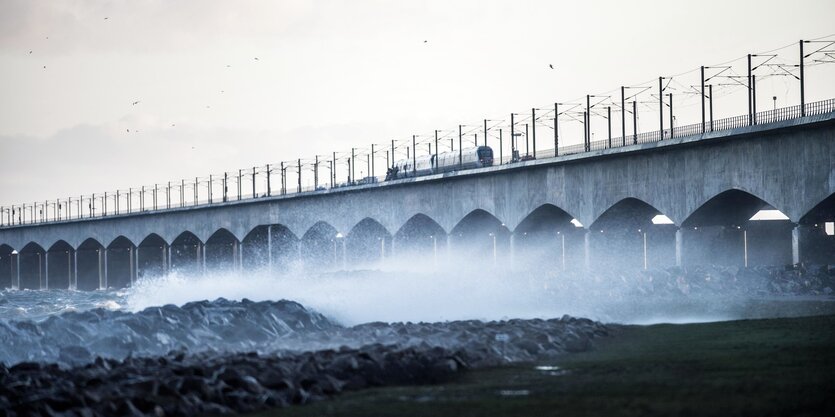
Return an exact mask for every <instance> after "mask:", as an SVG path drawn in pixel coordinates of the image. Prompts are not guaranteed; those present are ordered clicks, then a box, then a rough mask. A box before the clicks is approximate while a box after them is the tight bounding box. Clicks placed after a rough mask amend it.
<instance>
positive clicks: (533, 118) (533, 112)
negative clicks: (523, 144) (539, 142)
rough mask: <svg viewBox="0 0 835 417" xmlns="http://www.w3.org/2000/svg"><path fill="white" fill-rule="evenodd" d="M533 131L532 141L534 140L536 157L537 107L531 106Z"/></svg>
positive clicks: (534, 157)
mask: <svg viewBox="0 0 835 417" xmlns="http://www.w3.org/2000/svg"><path fill="white" fill-rule="evenodd" d="M531 129H533V130H532V131H531V133H532V137H531V141H532V142H533V159H536V109H535V108H531Z"/></svg>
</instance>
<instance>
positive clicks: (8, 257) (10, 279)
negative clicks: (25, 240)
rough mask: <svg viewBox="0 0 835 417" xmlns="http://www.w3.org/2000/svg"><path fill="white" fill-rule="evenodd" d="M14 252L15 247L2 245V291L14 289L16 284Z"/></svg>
mask: <svg viewBox="0 0 835 417" xmlns="http://www.w3.org/2000/svg"><path fill="white" fill-rule="evenodd" d="M13 251H14V248H13V247H11V246H9V245H7V244H5V243H3V244H0V289H4V288H12V284H14V277H15V273H14V271H15V270H14V268H15V266H16V265H15V264H16V262H15V261H14V260H13V258H14V255H12V252H13Z"/></svg>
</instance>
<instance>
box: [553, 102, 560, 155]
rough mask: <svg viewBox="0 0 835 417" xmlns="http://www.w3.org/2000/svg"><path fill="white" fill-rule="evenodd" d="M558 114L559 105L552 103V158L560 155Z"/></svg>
mask: <svg viewBox="0 0 835 417" xmlns="http://www.w3.org/2000/svg"><path fill="white" fill-rule="evenodd" d="M559 127H560V112H559V103H554V156H559V154H560V134H559V131H560V129H559Z"/></svg>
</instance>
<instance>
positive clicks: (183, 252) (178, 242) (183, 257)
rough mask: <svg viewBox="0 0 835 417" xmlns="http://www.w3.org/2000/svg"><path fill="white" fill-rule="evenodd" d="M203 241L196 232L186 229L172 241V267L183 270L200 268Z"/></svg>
mask: <svg viewBox="0 0 835 417" xmlns="http://www.w3.org/2000/svg"><path fill="white" fill-rule="evenodd" d="M201 256H203V242H202V241H201V240H200V238H198V237H197V235H196V234H194V233H192V232H190V231H188V230H186V231H184V232H182V233H180V234H179V235H177V237H176V238H174V240H173V241H171V261H170V264H171V269H172V270H176V271H182V272H197V271H198V270H200V258H201Z"/></svg>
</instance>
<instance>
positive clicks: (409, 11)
mask: <svg viewBox="0 0 835 417" xmlns="http://www.w3.org/2000/svg"><path fill="white" fill-rule="evenodd" d="M833 16H835V2H833V1H832V0H804V1H795V2H791V3H787V2H783V1H779V2H778V1H763V0H760V1H730V2H729V1H727V0H722V1H714V0H708V1H699V2H683V1H669V0H666V1H630V2H626V1H622V0H612V1H587V2H558V1H518V0H517V1H485V0H473V1H450V0H446V1H365V0H352V1H326V0H317V1H312V0H311V1H234V2H233V1H208V0H199V1H197V0H195V1H167V0H166V1H163V0H153V1H137V0H130V1H127V0H125V1H82V0H76V1H52V2H47V1H29V0H2V1H1V2H0V205H8V204H19V203H28V202H32V201H34V200H38V201H43V200H44V199H54V198H57V197H61V198H66V197H68V196H77V195H79V194H82V193H84V194H89V193H92V192H102V191H111V190H115V189H117V188H119V189H125V188H127V187H131V186H138V185H146V184H153V183H156V182H165V181H168V180H176V179H179V178H183V177H184V178H194V177H195V176H203V175H206V174H209V173H219V172H222V171H223V170H233V169H237V168H240V167H251V166H253V165H262V164H264V163H274V162H278V161H282V160H295V159H296V158H297V157H312V156H313V155H314V154H328V155H329V154H330V153H331V152H332V151H341V150H350V148H351V147H352V146H353V147H365V146H368V145H369V144H370V143H372V142H373V143H378V144H385V143H388V142H389V141H390V140H392V139H403V140H405V139H407V138H411V135H412V134H420V135H426V134H431V133H432V132H433V130H434V129H445V130H453V129H457V125H458V124H459V123H463V124H471V125H476V124H480V121H481V120H482V119H484V118H490V119H497V120H498V119H504V118H508V117H509V116H508V114H509V113H510V112H520V113H527V112H530V108H531V107H534V106H537V107H545V108H548V107H549V106H553V103H554V102H555V101H569V100H574V99H578V98H580V97H582V96H584V95H585V94H595V93H598V94H602V93H605V92H607V91H610V90H614V89H616V88H618V87H619V86H620V85H637V84H640V83H642V82H646V81H651V80H653V79H657V77H658V76H661V75H664V76H671V75H676V74H681V73H685V72H687V71H690V70H693V69H696V68H698V66H699V65H710V64H718V63H722V62H725V61H729V60H732V59H736V58H740V57H743V56H744V55H745V54H747V53H753V52H763V51H768V50H771V49H775V48H779V47H783V46H786V45H789V44H792V43H796V42H797V40H799V39H801V38H803V39H811V38H818V37H822V36H826V35H832V34H833V33H835V24H833ZM830 39H832V37H831V36H830ZM780 54H781V56H780V58H779V59H780V60H781V61H780V62H785V63H796V59H797V46H796V45H792V46H790V47H789V48H786V49H783V50H781V51H780ZM792 60H794V61H792ZM775 62H777V61H775ZM736 63H737V64H742V63H743V61H737V62H736ZM549 65H553V66H554V69H551V68H550V67H549ZM831 67H835V64H830V65H822V66H819V67H815V68H812V69H810V72H809V81H808V83H807V100H808V101H813V100H819V99H824V98H832V97H835V75H833V74H835V72H833V71H832V68H831ZM740 68H742V67H740ZM827 68H829V69H827ZM743 71H744V70H743ZM763 71H764V72H763V73H762V74H764V75H765V74H767V73H769V72H770V70H768V71H766V70H763ZM827 71H828V72H827ZM737 72H739V71H737ZM674 80H675V83H674V85H675V86H678V87H679V90H676V91H679V92H680V91H683V90H686V88H687V87H689V86H690V85H694V84H697V83H698V73H697V72H691V73H687V74H684V75H681V76H679V77H676V78H674ZM656 82H657V81H656ZM796 84H797V83H796V81H794V80H793V79H791V78H790V77H774V78H773V79H769V80H766V81H764V82H763V84H762V87H761V90H760V91H761V92H760V93H759V94H760V97H761V102H763V104H762V105H761V108H762V107H766V106H767V108H770V107H771V106H772V105H774V103H773V102H772V100H771V98H772V97H778V99H777V103H776V104H777V105H778V106H783V105H791V104H796V102H797V88H796ZM649 85H652V84H649ZM671 91H672V90H671ZM733 93H734V91H733V89H730V88H729V89H728V94H727V98H719V97H718V98H717V99H718V100H720V101H719V102H718V103H717V117H720V116H729V115H733V114H741V113H744V112H745V111H746V104H745V103H746V102H745V101H744V100H745V98H744V95H742V96H740V95H739V94H738V93H737V94H736V95H734V94H733ZM717 96H718V95H717ZM682 97H683V98H682V100H684V102H683V104H684V105H683V106H682V115H681V116H678V117H681V118H682V119H686V117H685V116H687V115H693V114H695V113H693V110H694V109H695V107H694V106H693V104H694V102H693V100H694V99H695V100H698V96H689V97H687V96H684V95H683V96H682ZM739 97H741V98H739ZM721 100H724V101H721ZM688 109H689V110H688ZM648 111H651V110H648ZM646 117H647V120H646V121H645V122H644V124H642V130H652V128H654V127H655V125H654V124H652V123H654V120H656V119H654V118H652V116H651V114H647V116H646ZM685 122H686V123H692V122H697V120H696V119H692V120H685V121H683V122H681V123H685ZM595 123H597V122H595ZM600 123H605V122H604V121H601V122H600ZM600 123H597V125H598V127H599V125H600ZM568 128H569V127H567V129H568ZM549 134H550V133H549ZM565 136H566V138H565V140H566V141H574V142H579V141H580V140H581V138H580V137H579V136H577V137H573V138H571V137H570V135H569V134H566V135H565Z"/></svg>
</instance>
